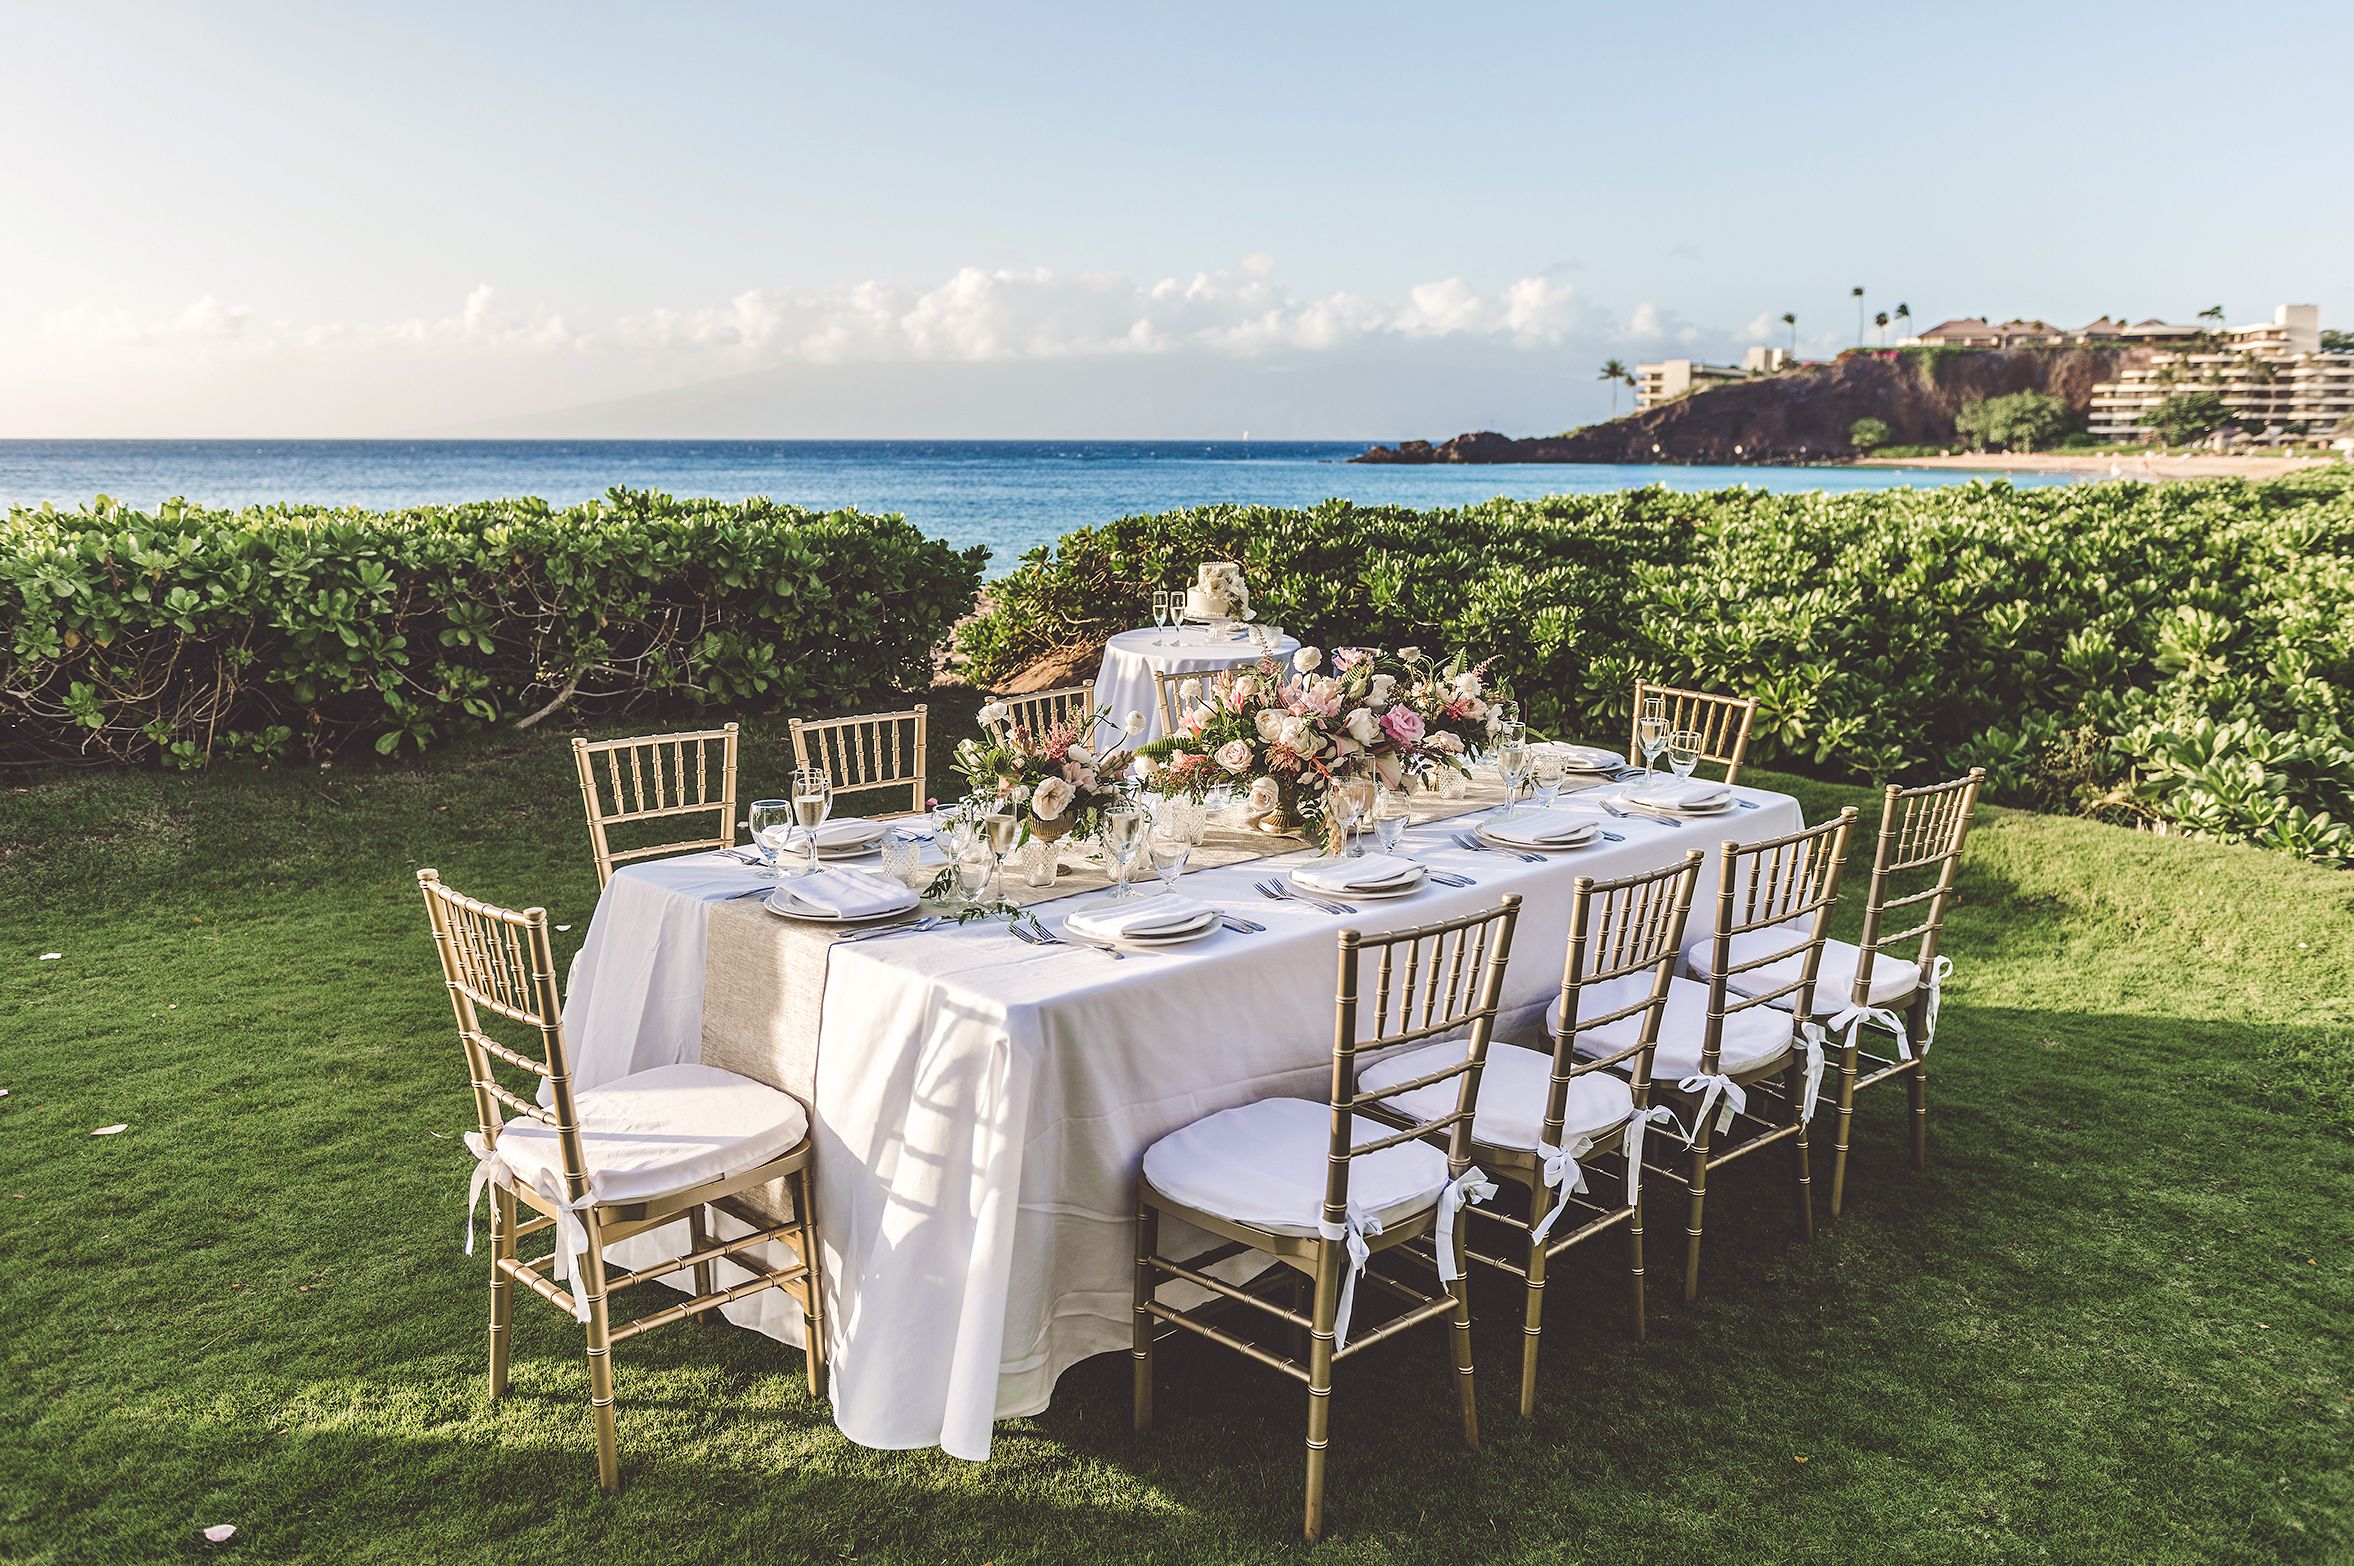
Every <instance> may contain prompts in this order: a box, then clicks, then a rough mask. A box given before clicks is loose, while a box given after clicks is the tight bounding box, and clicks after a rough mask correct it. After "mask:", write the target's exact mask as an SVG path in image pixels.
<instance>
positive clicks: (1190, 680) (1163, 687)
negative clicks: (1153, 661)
mask: <svg viewBox="0 0 2354 1566" xmlns="http://www.w3.org/2000/svg"><path fill="white" fill-rule="evenodd" d="M1221 672H1222V671H1220V670H1217V669H1210V670H1206V671H1204V670H1196V671H1194V672H1193V673H1191V674H1171V673H1169V672H1168V671H1167V670H1166V669H1155V670H1153V672H1152V684H1153V695H1154V697H1155V699H1156V700H1158V701H1159V703H1160V708H1161V732H1162V733H1163V734H1176V733H1179V732H1181V731H1182V730H1183V729H1184V727H1185V724H1184V721H1183V720H1184V717H1185V715H1186V714H1187V713H1189V712H1191V711H1193V709H1194V708H1196V707H1199V706H1202V705H1204V704H1205V703H1206V702H1207V700H1208V692H1209V689H1210V686H1211V685H1212V683H1214V682H1215V681H1216V680H1217V678H1218V675H1219V674H1220V673H1221Z"/></svg>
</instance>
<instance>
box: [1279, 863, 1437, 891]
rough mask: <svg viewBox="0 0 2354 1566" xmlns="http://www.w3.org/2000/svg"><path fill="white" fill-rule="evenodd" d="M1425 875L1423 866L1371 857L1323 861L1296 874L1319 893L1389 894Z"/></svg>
mask: <svg viewBox="0 0 2354 1566" xmlns="http://www.w3.org/2000/svg"><path fill="white" fill-rule="evenodd" d="M1421 874H1422V866H1420V865H1418V864H1416V863H1415V862H1414V861H1413V860H1411V859H1401V858H1399V857H1398V856H1397V855H1395V854H1367V855H1366V856H1365V857H1364V858H1362V859H1323V860H1318V861H1317V862H1316V863H1315V864H1312V865H1302V866H1300V867H1299V869H1297V870H1295V871H1293V872H1292V875H1293V878H1294V879H1296V880H1297V881H1298V882H1299V883H1300V884H1301V885H1302V886H1312V887H1314V888H1315V889H1316V890H1317V891H1319V892H1372V891H1386V890H1388V889H1389V888H1391V887H1393V886H1396V885H1397V884H1398V883H1399V882H1401V881H1411V880H1414V879H1416V878H1417V877H1419V876H1420V875H1421Z"/></svg>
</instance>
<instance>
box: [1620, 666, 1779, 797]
mask: <svg viewBox="0 0 2354 1566" xmlns="http://www.w3.org/2000/svg"><path fill="white" fill-rule="evenodd" d="M1650 696H1657V697H1658V698H1659V699H1660V700H1662V701H1664V702H1665V703H1667V726H1668V728H1670V729H1671V730H1673V729H1697V730H1699V732H1700V759H1701V760H1702V761H1708V762H1717V763H1721V764H1722V765H1723V767H1724V769H1725V781H1726V782H1727V783H1731V782H1734V781H1736V780H1738V779H1739V778H1740V776H1741V758H1742V757H1744V756H1746V755H1747V754H1748V753H1749V725H1750V723H1751V722H1752V721H1753V720H1754V719H1755V718H1756V717H1757V698H1756V697H1754V696H1717V695H1712V694H1710V693H1709V692H1707V691H1687V690H1679V689H1678V688H1676V687H1675V686H1673V685H1654V684H1652V683H1651V682H1650V681H1649V680H1637V681H1636V682H1635V715H1634V717H1633V718H1631V719H1629V720H1628V726H1627V755H1628V757H1629V758H1630V759H1631V758H1633V757H1635V756H1638V755H1640V754H1641V753H1642V752H1641V747H1640V744H1639V742H1638V740H1637V738H1636V732H1635V731H1636V729H1637V727H1639V726H1640V725H1641V723H1642V721H1643V701H1644V698H1646V697H1650Z"/></svg>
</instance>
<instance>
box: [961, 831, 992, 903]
mask: <svg viewBox="0 0 2354 1566" xmlns="http://www.w3.org/2000/svg"><path fill="white" fill-rule="evenodd" d="M996 878H997V856H996V855H995V854H992V853H991V852H989V845H988V844H986V843H983V842H978V841H976V842H973V843H971V844H969V845H967V847H966V848H965V850H964V852H963V853H961V854H959V855H957V857H956V889H957V892H958V894H959V897H958V900H959V901H960V902H962V903H963V905H964V906H965V907H967V908H970V907H972V906H973V905H974V904H975V903H977V902H979V901H980V900H981V894H982V893H983V892H985V891H987V890H988V889H989V883H990V882H991V881H993V880H995V879H996Z"/></svg>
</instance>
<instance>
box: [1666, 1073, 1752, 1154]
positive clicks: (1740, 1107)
mask: <svg viewBox="0 0 2354 1566" xmlns="http://www.w3.org/2000/svg"><path fill="white" fill-rule="evenodd" d="M1676 1087H1677V1088H1678V1089H1679V1090H1681V1091H1683V1092H1686V1093H1697V1094H1699V1095H1700V1111H1699V1113H1698V1114H1695V1115H1694V1116H1693V1117H1692V1129H1691V1130H1689V1131H1687V1132H1685V1133H1684V1145H1685V1146H1686V1147H1690V1146H1691V1145H1692V1144H1693V1143H1694V1142H1695V1141H1697V1140H1699V1137H1700V1128H1701V1127H1702V1126H1704V1125H1706V1124H1708V1112H1709V1110H1711V1109H1712V1108H1715V1107H1716V1106H1717V1101H1718V1100H1719V1099H1722V1100H1723V1101H1724V1105H1723V1108H1722V1109H1721V1110H1720V1111H1719V1112H1718V1114H1717V1117H1716V1128H1717V1130H1718V1131H1719V1132H1724V1131H1730V1130H1732V1129H1733V1117H1734V1116H1736V1115H1738V1114H1741V1113H1742V1112H1743V1111H1745V1110H1746V1109H1748V1108H1749V1093H1748V1090H1747V1089H1745V1088H1743V1087H1742V1086H1741V1084H1740V1083H1738V1082H1735V1081H1734V1080H1733V1079H1732V1078H1731V1077H1729V1076H1727V1075H1725V1074H1724V1073H1723V1072H1721V1071H1720V1072H1715V1073H1706V1072H1698V1071H1696V1072H1694V1073H1693V1074H1692V1075H1690V1076H1688V1077H1686V1078H1684V1080H1683V1081H1681V1082H1678V1083H1677V1084H1676Z"/></svg>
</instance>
